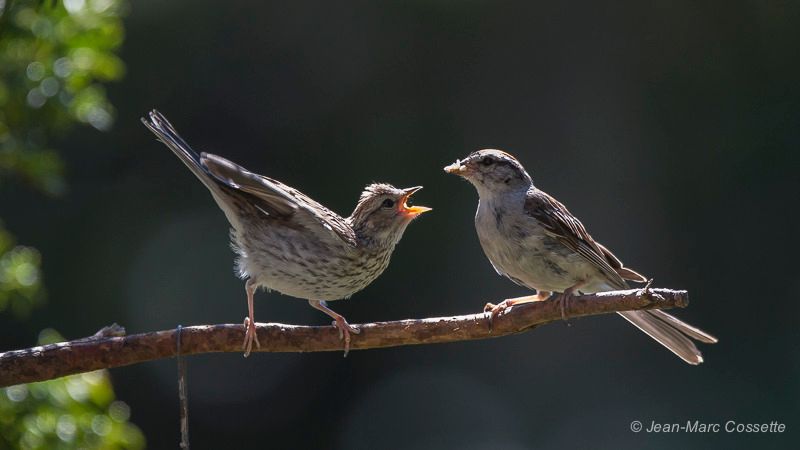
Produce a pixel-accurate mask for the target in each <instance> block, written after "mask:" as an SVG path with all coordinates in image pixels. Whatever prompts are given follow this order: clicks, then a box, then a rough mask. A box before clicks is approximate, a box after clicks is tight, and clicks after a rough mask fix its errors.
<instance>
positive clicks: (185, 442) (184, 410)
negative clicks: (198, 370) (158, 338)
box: [175, 325, 189, 450]
mask: <svg viewBox="0 0 800 450" xmlns="http://www.w3.org/2000/svg"><path fill="white" fill-rule="evenodd" d="M175 334H176V337H175V339H176V341H177V342H176V345H175V347H176V350H175V352H176V353H177V356H176V359H177V360H178V399H179V400H180V405H181V406H180V408H181V410H180V411H181V412H180V417H181V444H180V448H182V449H184V450H189V395H188V394H187V393H186V358H183V355H181V335H182V334H183V326H181V325H178V329H177V330H176V332H175Z"/></svg>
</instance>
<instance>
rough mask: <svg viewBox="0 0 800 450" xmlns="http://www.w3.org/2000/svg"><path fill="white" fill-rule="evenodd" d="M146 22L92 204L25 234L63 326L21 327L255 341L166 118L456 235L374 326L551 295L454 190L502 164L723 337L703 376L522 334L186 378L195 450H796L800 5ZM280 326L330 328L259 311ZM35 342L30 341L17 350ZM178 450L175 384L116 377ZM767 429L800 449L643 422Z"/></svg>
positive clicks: (391, 7) (418, 10)
mask: <svg viewBox="0 0 800 450" xmlns="http://www.w3.org/2000/svg"><path fill="white" fill-rule="evenodd" d="M550 3H551V2H541V3H537V4H534V3H531V2H519V3H518V4H514V3H502V4H500V3H493V2H478V1H467V2H446V1H415V2H370V1H363V2H348V3H343V2H291V3H289V2H269V3H268V2H247V3H245V2H235V3H220V2H219V1H208V0H203V1H193V2H186V1H184V2H177V1H171V2H155V1H137V2H133V5H132V9H131V13H130V15H129V16H128V19H127V20H126V26H127V38H126V43H125V46H124V48H123V51H122V58H123V59H124V60H125V62H126V64H127V68H128V73H127V76H126V78H125V79H124V81H122V82H121V83H118V84H115V85H113V86H111V88H110V91H109V93H110V97H111V100H112V101H113V103H114V104H115V106H116V107H117V109H118V119H117V123H116V125H115V127H114V129H113V130H112V131H111V132H109V133H99V132H96V131H93V130H90V129H83V130H80V131H77V132H75V133H73V134H71V135H69V137H68V138H66V139H65V140H64V141H63V142H60V143H59V145H58V148H61V149H63V150H64V151H65V157H66V159H67V167H68V171H69V174H68V181H69V185H70V188H71V190H70V192H69V193H68V195H67V196H66V197H64V198H61V199H54V200H50V199H46V198H42V197H41V196H40V195H37V194H35V193H32V192H29V191H27V190H24V189H21V188H18V189H17V190H14V191H10V192H9V193H7V194H6V195H7V196H6V197H5V198H2V199H0V207H1V208H2V210H0V214H1V215H2V216H3V218H4V220H5V222H6V225H7V227H8V228H9V229H10V230H13V231H14V233H15V234H16V235H17V237H18V240H19V241H20V242H23V243H27V244H30V245H35V246H37V247H38V248H39V249H40V250H41V252H42V254H43V257H44V259H43V261H44V262H43V264H44V274H45V283H46V286H47V289H48V292H49V300H48V304H47V306H46V307H45V308H42V309H40V310H38V311H37V313H36V315H35V316H34V317H33V318H32V319H31V320H29V321H28V322H26V323H24V324H23V323H19V322H16V321H14V320H11V319H10V318H8V317H0V326H2V328H3V329H5V330H8V333H7V332H5V331H4V333H3V335H4V338H3V339H4V343H3V349H10V348H20V347H27V346H30V345H33V344H34V342H35V336H34V335H31V334H30V329H31V328H32V327H34V328H36V329H41V328H44V327H54V328H56V329H58V330H59V331H60V332H62V333H63V334H64V335H65V336H67V337H69V338H77V337H81V336H86V335H89V334H92V333H93V332H94V331H96V330H97V329H99V328H100V327H102V326H104V325H107V324H109V323H111V322H114V321H116V322H119V323H121V324H123V325H125V326H126V327H127V329H128V332H129V333H136V332H143V331H150V330H158V329H166V328H172V327H175V326H176V325H177V324H183V325H192V324H205V323H223V322H236V323H238V322H241V320H242V318H243V317H244V316H245V314H246V312H247V308H246V301H245V293H244V287H243V283H242V282H241V281H240V280H237V279H236V278H235V277H234V276H233V273H232V260H233V255H232V253H231V252H230V250H229V248H228V241H227V223H226V221H225V218H224V216H223V215H222V213H221V212H220V211H219V210H217V208H216V206H215V205H214V203H213V201H212V200H211V198H210V196H209V195H208V193H207V191H206V190H205V189H204V188H203V186H202V185H201V184H200V183H199V182H198V181H197V180H196V179H195V178H194V177H193V176H192V175H191V174H190V173H189V171H187V170H186V168H185V167H184V166H183V165H182V164H181V163H180V162H179V161H178V160H177V159H176V158H175V157H174V156H173V155H172V154H171V153H170V152H169V151H168V150H167V149H166V148H165V147H164V146H163V145H161V144H159V143H157V142H155V140H154V139H153V136H152V135H151V134H150V133H149V132H148V131H147V130H146V129H145V128H144V127H143V126H142V125H141V124H140V123H139V121H138V119H139V117H140V116H141V115H142V114H144V113H145V112H146V111H147V110H148V109H150V108H153V107H157V108H159V109H160V110H161V111H162V112H164V113H165V114H166V115H167V117H169V118H170V119H171V120H172V121H173V123H174V124H175V126H176V127H177V128H178V129H179V130H180V131H181V133H182V134H183V135H184V137H186V138H187V140H188V141H189V142H190V143H192V144H193V145H194V146H195V148H196V149H198V150H204V151H210V152H215V153H219V154H221V155H223V156H225V157H228V158H230V159H233V160H234V161H237V162H239V163H241V164H243V165H245V166H246V167H248V168H250V169H252V170H254V171H256V172H260V173H264V174H267V175H269V176H272V177H275V178H278V179H280V180H282V181H285V182H286V183H288V184H290V185H293V186H296V187H298V188H300V189H302V190H303V191H304V192H306V193H307V194H309V195H311V196H312V197H314V198H315V199H317V200H319V201H321V202H323V203H324V204H326V205H328V206H330V207H331V208H333V209H334V210H335V211H338V212H340V213H342V214H344V215H347V214H349V212H350V211H351V210H352V207H353V205H354V204H355V200H356V199H357V197H358V195H359V193H360V191H361V188H362V187H363V186H364V185H365V184H367V183H369V182H371V181H386V182H390V183H393V184H396V185H398V186H404V187H406V186H414V185H419V184H421V185H424V186H425V190H423V191H421V192H420V193H419V194H417V196H416V197H415V199H416V203H417V204H424V205H429V206H432V207H434V209H435V211H434V212H433V213H431V214H428V215H426V216H424V217H422V218H421V219H420V220H418V221H417V222H415V223H414V224H413V225H411V226H410V227H409V229H408V230H407V232H406V235H405V237H404V238H403V240H402V242H401V244H400V245H399V246H398V248H397V250H396V252H395V254H394V257H393V261H392V264H391V266H390V267H389V269H388V270H387V271H386V272H385V273H384V275H383V276H381V277H380V278H379V279H378V280H377V281H376V282H375V283H373V285H371V286H369V287H368V288H367V289H365V290H364V291H363V292H360V293H358V294H356V295H355V296H354V297H353V298H352V299H351V300H350V301H343V302H337V303H334V304H333V305H332V306H333V307H334V309H336V310H337V311H339V312H341V313H343V314H344V315H345V316H346V317H347V318H348V319H349V320H350V322H351V323H359V322H368V321H376V320H392V319H401V318H409V317H415V318H419V317H428V316H439V315H451V314H465V313H471V312H476V311H477V310H479V309H480V308H481V307H482V305H483V304H484V303H485V302H486V301H497V300H501V299H503V298H506V297H511V296H519V295H525V294H526V291H525V290H523V289H521V288H518V287H516V286H514V285H513V284H512V283H510V282H509V281H507V280H505V279H502V278H500V277H499V276H497V275H496V274H495V272H494V270H492V268H491V266H490V265H489V263H488V262H487V260H486V258H485V257H484V255H483V253H482V251H481V249H480V247H479V244H478V241H477V238H476V236H475V232H474V229H473V223H472V217H473V215H474V210H475V206H476V203H477V195H476V193H475V192H474V190H473V188H472V187H470V186H469V185H468V184H466V183H464V182H463V181H460V180H458V179H457V178H456V177H453V176H448V175H445V174H444V173H443V172H442V167H443V166H444V165H445V164H448V163H450V162H452V161H453V160H455V159H456V158H458V157H463V156H465V155H466V154H468V153H469V152H471V151H473V150H476V149H479V148H484V147H494V148H501V149H505V150H507V151H509V152H511V153H513V154H515V155H516V156H517V157H518V158H519V159H520V160H521V161H522V163H523V164H524V165H526V167H527V168H528V170H529V171H530V172H531V174H532V176H533V178H534V181H535V182H536V183H537V185H538V186H539V187H540V188H542V189H544V190H546V191H548V192H549V193H551V194H553V195H554V196H556V197H557V198H559V199H560V200H561V201H562V202H564V203H565V204H566V205H568V207H569V208H570V209H571V211H572V212H573V213H575V214H576V215H577V216H578V217H580V218H581V219H582V220H583V222H584V223H585V224H586V226H587V227H588V229H589V230H590V232H591V233H592V234H593V235H594V236H595V237H596V238H597V239H598V240H600V241H601V242H603V243H604V244H606V245H607V246H609V247H610V248H612V249H613V250H614V252H615V253H616V254H617V255H618V256H619V257H620V258H621V259H622V260H623V261H625V262H626V263H627V264H628V265H629V266H631V267H633V268H635V269H636V270H638V271H640V272H642V273H644V274H646V275H648V276H653V277H655V279H656V285H657V286H659V287H671V288H680V289H688V290H689V291H690V293H691V299H692V304H691V306H690V307H689V308H688V309H687V310H684V311H679V312H678V315H679V316H680V317H682V318H685V319H686V320H688V321H690V322H692V323H695V324H698V325H700V326H702V327H703V328H705V329H707V330H709V331H711V332H713V333H715V334H717V335H718V336H719V337H720V343H719V344H718V345H716V346H703V348H702V350H703V351H704V355H705V357H706V363H705V364H703V365H701V366H699V367H692V366H689V365H686V364H684V363H682V362H681V361H680V360H679V359H678V358H676V357H674V356H673V355H672V354H671V353H669V352H668V351H666V350H664V349H663V348H661V347H660V346H658V345H657V344H656V343H654V342H653V341H651V340H650V339H648V338H647V337H646V336H644V335H643V334H642V333H640V332H638V331H637V330H636V329H634V328H633V327H631V326H629V325H628V324H627V323H626V322H625V321H624V320H621V319H620V318H617V317H615V316H601V317H593V318H586V319H581V320H574V321H573V326H571V327H567V326H564V325H562V324H559V323H556V324H553V325H550V326H546V327H542V328H540V329H537V330H535V331H534V332H531V333H527V334H523V335H520V336H514V337H506V338H502V339H495V340H487V341H480V342H469V343H458V344H449V345H441V346H421V347H405V348H396V349H385V350H370V351H357V352H353V353H352V354H351V355H350V356H349V357H348V358H347V359H343V358H342V356H341V354H339V353H330V354H302V355H294V354H286V355H284V354H255V355H253V356H252V357H250V358H248V359H244V358H242V356H241V355H240V354H213V355H205V356H197V357H191V358H190V359H189V388H190V416H191V437H192V443H193V444H194V445H193V447H194V448H198V449H201V448H203V449H217V448H240V449H249V448H267V447H270V448H302V447H315V448H347V449H351V448H354V449H358V448H365V449H366V448H400V449H412V448H413V449H415V450H417V449H443V448H468V449H497V448H511V449H516V448H520V449H521V448H532V447H545V448H561V447H569V448H575V447H614V448H642V447H650V448H653V447H655V448H675V447H680V446H692V447H698V448H752V447H754V446H759V447H765V448H769V447H772V448H777V447H787V446H789V444H790V443H791V442H792V441H794V443H795V444H796V441H797V433H798V430H797V427H798V426H800V421H799V420H798V419H800V408H799V407H798V406H799V405H798V403H799V402H798V398H800V353H798V350H799V349H798V342H800V341H799V340H798V331H797V327H796V323H797V317H798V312H799V311H798V295H797V292H798V289H800V282H799V281H798V276H797V269H798V263H797V255H798V245H797V239H796V238H795V236H794V233H796V231H797V226H796V225H795V221H796V220H797V202H798V193H800V181H799V180H800V177H798V174H797V169H798V167H800V156H798V149H799V148H798V147H799V146H800V131H798V130H799V129H800V128H798V125H799V121H800V103H799V102H800V90H799V89H798V83H799V82H798V80H800V59H799V58H798V55H799V54H800V53H799V52H798V50H800V31H799V30H800V20H799V19H800V14H798V13H799V12H800V9H799V8H798V7H797V5H794V4H792V3H791V2H780V1H774V2H741V1H739V2H735V1H734V2H730V1H726V2H722V1H720V2H692V1H664V2H645V3H647V4H646V5H645V4H643V2H633V1H632V2H614V3H613V4H609V5H600V4H597V3H598V2H574V1H573V2H558V5H552V4H550ZM256 318H257V319H258V320H259V321H261V322H266V321H277V322H286V323H301V324H326V323H327V322H328V319H327V318H326V317H325V316H323V315H322V314H320V313H318V312H317V311H314V310H312V309H311V308H309V307H308V306H307V304H306V303H305V302H304V301H301V300H296V299H292V298H289V297H283V296H281V295H279V294H277V293H273V294H263V293H259V294H258V295H257V299H256ZM6 336H8V341H6ZM111 373H112V376H113V380H114V382H115V386H116V390H117V394H118V396H119V398H121V399H122V400H124V401H126V402H127V403H129V404H130V405H131V408H132V417H131V420H132V421H133V422H134V423H136V424H137V425H139V426H140V427H141V428H142V429H143V431H144V432H145V435H146V436H147V439H148V446H149V447H150V448H155V449H162V448H164V449H166V448H175V447H177V442H178V439H179V435H178V418H177V415H178V402H177V390H176V385H177V383H176V368H175V362H174V361H172V360H168V361H160V362H153V363H147V364H141V365H138V366H133V367H127V368H121V369H115V370H112V371H111ZM695 419H697V420H701V421H707V422H714V423H724V422H725V421H727V420H736V421H739V422H769V421H772V420H777V421H779V422H783V423H785V424H786V426H787V430H788V431H787V432H786V433H784V434H782V435H775V434H773V435H763V434H761V435H741V434H726V433H719V434H712V435H699V434H694V435H693V434H675V435H653V434H647V433H639V434H634V433H632V432H631V431H629V426H630V422H631V421H632V420H640V421H642V422H644V423H645V425H647V424H648V423H649V422H650V421H651V420H655V421H658V422H670V423H673V422H680V423H685V422H686V421H687V420H695Z"/></svg>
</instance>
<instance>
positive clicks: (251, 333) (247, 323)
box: [242, 278, 261, 358]
mask: <svg viewBox="0 0 800 450" xmlns="http://www.w3.org/2000/svg"><path fill="white" fill-rule="evenodd" d="M244 288H245V290H246V291H247V310H248V312H249V316H248V317H245V318H244V330H245V332H244V344H242V349H243V350H244V357H245V358H247V357H248V356H250V350H252V348H253V341H256V347H258V348H261V343H260V342H258V334H256V318H255V313H254V312H253V295H255V293H256V283H255V282H254V281H253V279H252V278H248V279H247V282H246V283H245V284H244Z"/></svg>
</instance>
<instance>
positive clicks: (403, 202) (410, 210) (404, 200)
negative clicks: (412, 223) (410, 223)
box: [399, 186, 433, 218]
mask: <svg viewBox="0 0 800 450" xmlns="http://www.w3.org/2000/svg"><path fill="white" fill-rule="evenodd" d="M420 189H422V186H415V187H412V188H408V189H404V191H405V195H403V197H401V198H400V202H399V203H400V213H402V214H404V215H406V216H408V217H411V218H414V217H417V216H418V215H420V214H422V213H425V212H428V211H431V210H432V209H433V208H428V207H427V206H409V205H408V199H409V198H410V197H411V195H412V194H414V192H417V191H418V190H420Z"/></svg>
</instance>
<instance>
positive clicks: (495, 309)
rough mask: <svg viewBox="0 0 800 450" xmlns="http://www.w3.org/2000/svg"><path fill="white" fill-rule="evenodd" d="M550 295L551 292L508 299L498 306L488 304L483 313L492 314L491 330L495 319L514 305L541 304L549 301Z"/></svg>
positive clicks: (490, 320)
mask: <svg viewBox="0 0 800 450" xmlns="http://www.w3.org/2000/svg"><path fill="white" fill-rule="evenodd" d="M550 294H551V292H548V291H538V292H537V293H536V295H527V296H525V297H516V298H507V299H505V300H503V301H502V302H500V303H499V304H497V305H495V304H494V303H487V304H486V306H484V307H483V312H491V315H490V316H489V330H491V329H492V322H493V321H494V318H495V317H497V316H498V315H500V313H502V312H504V311H505V310H507V309H509V308H511V307H512V306H514V305H519V304H521V303H530V302H541V301H544V300H547V298H548V297H550Z"/></svg>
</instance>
